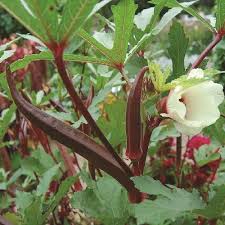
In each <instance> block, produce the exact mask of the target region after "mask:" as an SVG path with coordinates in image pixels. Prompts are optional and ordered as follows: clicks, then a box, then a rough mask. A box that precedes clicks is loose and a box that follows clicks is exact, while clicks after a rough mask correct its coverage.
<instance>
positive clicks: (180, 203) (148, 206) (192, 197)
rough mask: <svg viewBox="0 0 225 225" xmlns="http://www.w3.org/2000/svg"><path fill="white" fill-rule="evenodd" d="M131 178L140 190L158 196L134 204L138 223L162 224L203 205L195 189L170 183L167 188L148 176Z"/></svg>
mask: <svg viewBox="0 0 225 225" xmlns="http://www.w3.org/2000/svg"><path fill="white" fill-rule="evenodd" d="M133 180H134V183H135V186H136V187H137V188H138V189H139V190H140V191H142V192H147V193H149V194H152V195H157V196H158V197H157V198H156V200H153V201H152V200H145V201H144V202H142V203H140V204H137V205H136V206H135V217H136V218H137V222H138V224H145V223H149V224H152V225H159V224H163V223H164V222H165V221H167V220H175V219H176V218H178V217H181V216H182V215H184V214H185V213H187V212H189V213H191V212H192V211H193V210H196V209H202V208H203V207H204V203H203V202H202V200H201V198H200V196H199V194H198V193H197V191H193V192H192V193H191V192H188V191H186V190H184V189H179V188H176V187H174V186H172V185H168V186H169V187H170V188H168V187H166V186H164V185H163V184H161V183H160V182H158V181H156V180H153V179H152V178H150V177H148V176H143V177H135V178H133Z"/></svg>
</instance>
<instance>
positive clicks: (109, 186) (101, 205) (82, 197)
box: [71, 176, 132, 225]
mask: <svg viewBox="0 0 225 225" xmlns="http://www.w3.org/2000/svg"><path fill="white" fill-rule="evenodd" d="M71 204H72V206H73V207H74V208H77V209H80V210H82V211H84V212H85V213H87V215H88V216H91V217H94V218H95V219H98V220H99V221H101V223H103V224H107V225H121V224H126V222H127V221H128V219H129V217H130V216H131V215H132V206H131V205H130V204H129V201H128V198H127V192H126V190H125V189H124V188H123V187H122V186H121V185H120V184H119V183H118V182H117V181H116V180H114V179H113V178H111V177H108V176H104V177H102V178H100V179H99V180H98V181H97V182H96V184H95V185H93V186H92V187H91V188H89V187H88V188H87V189H86V190H85V191H82V192H77V193H75V194H74V195H73V198H72V199H71Z"/></svg>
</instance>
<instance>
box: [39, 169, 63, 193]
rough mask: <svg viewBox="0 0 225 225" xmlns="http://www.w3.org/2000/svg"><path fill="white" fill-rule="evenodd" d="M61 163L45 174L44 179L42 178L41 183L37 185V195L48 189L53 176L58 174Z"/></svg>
mask: <svg viewBox="0 0 225 225" xmlns="http://www.w3.org/2000/svg"><path fill="white" fill-rule="evenodd" d="M59 167H60V165H55V166H54V167H52V168H51V169H50V170H48V171H47V172H45V173H44V174H43V177H42V179H41V180H40V183H39V185H38V186H37V192H36V195H37V196H41V195H43V194H45V193H46V192H47V191H48V188H49V185H50V183H51V181H52V179H53V177H54V176H55V175H56V174H58V172H59Z"/></svg>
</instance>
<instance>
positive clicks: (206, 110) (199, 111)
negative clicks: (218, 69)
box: [182, 81, 224, 126]
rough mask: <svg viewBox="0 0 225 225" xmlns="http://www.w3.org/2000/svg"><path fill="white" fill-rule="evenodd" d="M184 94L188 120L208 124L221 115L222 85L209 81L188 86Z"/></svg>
mask: <svg viewBox="0 0 225 225" xmlns="http://www.w3.org/2000/svg"><path fill="white" fill-rule="evenodd" d="M182 96H183V98H184V102H185V104H186V109H187V113H186V119H187V120H194V121H202V122H204V124H205V126H208V125H210V124H213V123H215V121H216V120H217V119H218V118H219V117H220V112H219V109H218V105H219V104H220V103H221V102H222V101H223V99H224V94H223V87H222V85H220V84H216V83H214V82H212V81H207V82H204V83H201V84H198V85H195V86H193V87H190V88H187V89H186V90H185V91H184V93H183V95H182Z"/></svg>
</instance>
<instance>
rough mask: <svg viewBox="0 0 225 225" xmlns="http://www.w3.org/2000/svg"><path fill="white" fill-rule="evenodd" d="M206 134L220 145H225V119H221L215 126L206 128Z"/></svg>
mask: <svg viewBox="0 0 225 225" xmlns="http://www.w3.org/2000/svg"><path fill="white" fill-rule="evenodd" d="M203 131H204V134H205V135H206V136H209V137H210V138H211V140H212V141H213V142H215V143H216V144H218V145H222V146H224V145H225V119H224V118H223V117H221V118H220V119H218V120H217V121H216V123H214V124H213V125H211V126H209V127H207V128H205V129H204V130H203Z"/></svg>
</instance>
